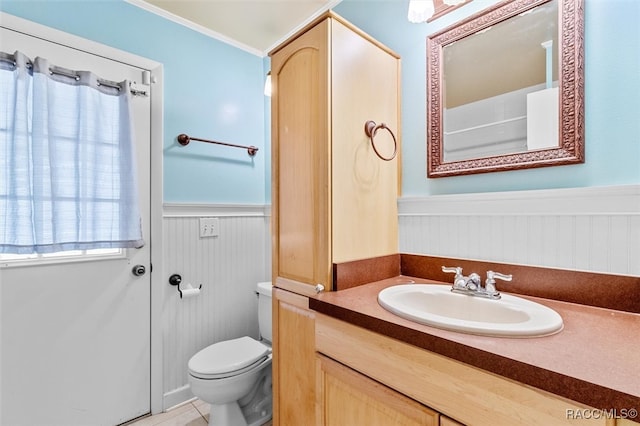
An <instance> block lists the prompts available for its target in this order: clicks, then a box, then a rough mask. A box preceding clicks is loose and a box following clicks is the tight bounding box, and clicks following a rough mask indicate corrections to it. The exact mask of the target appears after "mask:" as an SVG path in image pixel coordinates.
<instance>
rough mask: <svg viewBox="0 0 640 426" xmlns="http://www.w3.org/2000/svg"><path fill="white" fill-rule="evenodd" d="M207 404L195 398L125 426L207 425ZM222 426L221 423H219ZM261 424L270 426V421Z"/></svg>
mask: <svg viewBox="0 0 640 426" xmlns="http://www.w3.org/2000/svg"><path fill="white" fill-rule="evenodd" d="M209 407H210V406H209V404H207V403H206V402H202V401H200V400H199V399H196V400H194V401H192V402H189V403H186V404H184V405H180V406H179V407H176V408H172V409H171V410H169V411H167V412H165V413H160V414H156V415H153V416H149V417H143V418H141V419H139V420H135V421H132V422H130V423H127V424H126V426H207V425H208V424H209ZM221 426H222V425H221ZM263 426H271V422H270V421H269V422H267V423H265V424H264V425H263Z"/></svg>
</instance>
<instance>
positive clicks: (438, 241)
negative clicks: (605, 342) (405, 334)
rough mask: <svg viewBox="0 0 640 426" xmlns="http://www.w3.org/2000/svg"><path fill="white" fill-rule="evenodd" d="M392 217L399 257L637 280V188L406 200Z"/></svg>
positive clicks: (639, 200)
mask: <svg viewBox="0 0 640 426" xmlns="http://www.w3.org/2000/svg"><path fill="white" fill-rule="evenodd" d="M398 214H399V231H400V232H399V234H400V236H399V239H400V243H399V244H400V251H401V252H403V253H415V254H427V255H432V256H445V257H447V256H449V257H461V258H469V259H478V260H486V261H495V262H505V263H516V264H525V265H532V266H544V267H552V268H561V269H575V270H583V271H593V272H604V273H615V274H622V275H634V276H637V275H640V185H625V186H609V187H590V188H574V189H557V190H536V191H518V192H500V193H483V194H460V195H438V196H430V197H424V198H408V197H407V198H402V199H400V200H399V202H398ZM449 266H455V265H449ZM501 272H505V273H508V272H509V271H501Z"/></svg>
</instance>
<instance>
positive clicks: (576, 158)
mask: <svg viewBox="0 0 640 426" xmlns="http://www.w3.org/2000/svg"><path fill="white" fill-rule="evenodd" d="M549 1H551V0H506V1H503V2H500V3H497V4H496V5H494V6H492V7H490V8H488V9H485V10H483V11H481V12H479V13H476V14H475V15H472V16H470V17H469V18H467V19H465V20H462V21H460V22H458V23H456V24H454V25H452V26H449V27H447V28H445V29H444V30H442V31H439V32H437V33H435V34H433V35H431V36H429V37H428V38H427V103H428V105H427V177H429V178H436V177H445V176H457V175H467V174H474V173H487V172H498V171H506V170H519V169H526V168H533V167H547V166H560V165H567V164H576V163H584V0H558V2H559V4H558V11H559V29H560V34H559V39H560V47H561V49H560V72H559V82H558V84H559V87H560V91H559V92H560V103H559V106H560V108H559V111H560V117H559V127H560V128H559V129H558V130H559V141H560V142H559V146H558V147H557V148H550V149H540V150H535V151H526V152H518V153H514V154H506V155H499V156H492V157H484V158H477V159H471V160H464V161H455V162H444V161H443V154H444V149H443V120H442V115H443V83H442V82H443V79H442V72H443V69H442V61H443V48H444V47H445V46H446V45H448V44H450V43H453V42H455V41H458V40H460V39H462V38H464V37H467V36H469V35H471V34H474V33H476V32H477V31H480V30H482V29H484V28H487V27H489V26H491V25H495V24H497V23H499V22H501V21H504V20H506V19H509V18H511V17H513V16H516V15H518V14H519V13H522V12H524V11H526V10H529V9H532V8H534V7H536V6H539V5H541V4H544V3H547V2H549Z"/></svg>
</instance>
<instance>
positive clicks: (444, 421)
mask: <svg viewBox="0 0 640 426" xmlns="http://www.w3.org/2000/svg"><path fill="white" fill-rule="evenodd" d="M440 426H464V425H463V424H462V423H458V422H456V421H455V420H453V419H450V418H449V417H447V416H444V415H442V414H440Z"/></svg>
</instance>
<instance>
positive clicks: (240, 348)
mask: <svg viewBox="0 0 640 426" xmlns="http://www.w3.org/2000/svg"><path fill="white" fill-rule="evenodd" d="M257 293H258V323H259V328H260V341H258V340H255V339H253V338H251V337H249V336H244V337H240V338H238V339H232V340H225V341H224V342H218V343H214V344H213V345H210V346H207V347H206V348H204V349H202V350H201V351H200V352H198V353H196V354H195V355H194V356H192V357H191V359H190V360H189V364H188V367H189V384H190V386H191V392H193V394H194V395H195V396H196V397H198V398H200V399H201V400H202V401H205V402H208V403H209V404H211V411H210V413H209V425H210V426H258V425H261V424H263V423H265V422H267V421H268V420H270V419H271V415H272V393H271V283H270V282H264V283H258V288H257Z"/></svg>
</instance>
